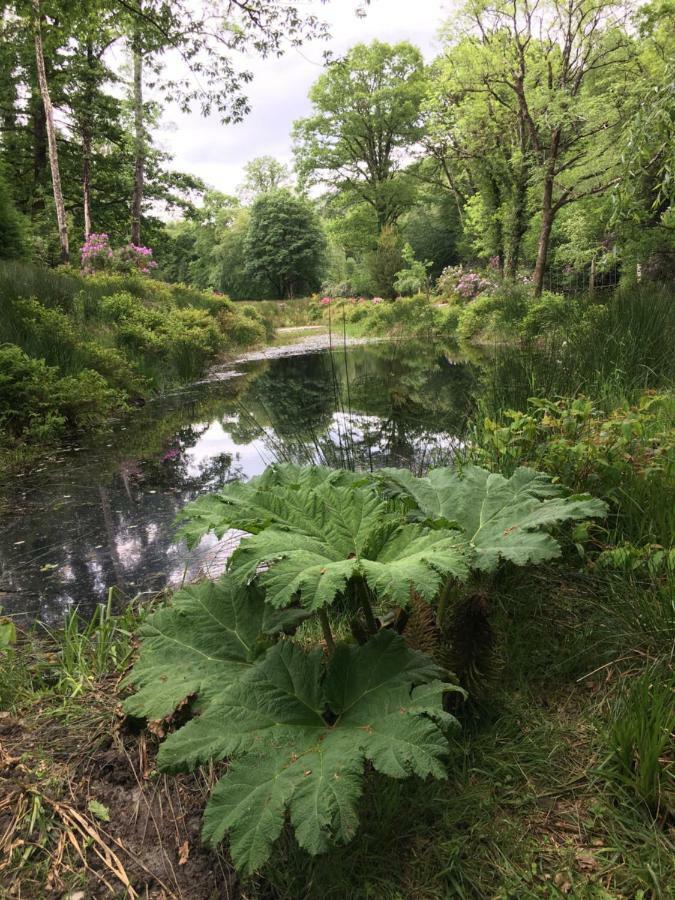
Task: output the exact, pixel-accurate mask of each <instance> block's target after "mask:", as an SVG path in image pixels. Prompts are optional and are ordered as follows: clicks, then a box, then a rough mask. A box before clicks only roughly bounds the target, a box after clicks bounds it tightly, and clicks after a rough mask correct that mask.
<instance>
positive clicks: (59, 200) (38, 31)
mask: <svg viewBox="0 0 675 900" xmlns="http://www.w3.org/2000/svg"><path fill="white" fill-rule="evenodd" d="M33 33H34V39H35V66H36V69H37V76H38V84H39V86H40V95H41V96H42V103H43V106H44V111H45V128H46V132H47V146H48V149H49V168H50V171H51V175H52V190H53V192H54V206H55V207H56V220H57V223H58V228H59V245H60V247H61V262H63V263H67V262H68V260H69V258H70V250H69V247H68V223H67V221H66V207H65V204H64V202H63V190H62V187H61V170H60V168H59V153H58V148H57V145H56V126H55V125H54V110H53V107H52V101H51V96H50V93H49V82H48V80H47V69H46V66H45V55H44V46H43V43H42V10H41V9H40V0H33Z"/></svg>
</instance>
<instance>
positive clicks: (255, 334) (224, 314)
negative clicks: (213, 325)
mask: <svg viewBox="0 0 675 900" xmlns="http://www.w3.org/2000/svg"><path fill="white" fill-rule="evenodd" d="M218 325H219V327H220V330H221V332H222V333H223V335H224V337H225V342H226V343H227V345H228V346H230V347H249V346H251V345H252V344H262V343H263V342H264V340H265V326H264V325H263V323H262V322H260V321H256V320H255V319H252V318H249V317H246V316H239V315H237V313H236V312H230V311H229V310H221V311H220V312H219V313H218Z"/></svg>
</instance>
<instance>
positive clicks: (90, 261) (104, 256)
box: [80, 234, 114, 275]
mask: <svg viewBox="0 0 675 900" xmlns="http://www.w3.org/2000/svg"><path fill="white" fill-rule="evenodd" d="M113 256H114V254H113V251H112V247H111V246H110V242H109V239H108V235H107V234H90V235H89V237H88V238H87V240H86V241H85V242H84V244H83V245H82V246H81V247H80V259H81V261H82V263H81V264H82V271H83V272H84V274H85V275H93V274H94V272H102V271H104V270H105V269H110V268H111V267H112V262H113Z"/></svg>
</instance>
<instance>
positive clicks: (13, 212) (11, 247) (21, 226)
mask: <svg viewBox="0 0 675 900" xmlns="http://www.w3.org/2000/svg"><path fill="white" fill-rule="evenodd" d="M26 231H27V229H26V223H25V221H24V219H23V217H22V216H21V214H20V213H19V212H18V211H17V209H16V207H15V206H14V203H13V202H12V198H11V197H10V194H9V190H8V188H7V184H6V183H5V180H4V178H3V176H2V170H1V169H0V259H20V258H22V257H24V256H25V255H26V251H27V243H28V242H27V236H26Z"/></svg>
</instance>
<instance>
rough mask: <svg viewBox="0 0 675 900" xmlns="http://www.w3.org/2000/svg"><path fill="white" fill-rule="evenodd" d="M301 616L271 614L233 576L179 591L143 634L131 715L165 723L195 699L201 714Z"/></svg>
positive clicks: (257, 596)
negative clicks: (184, 703)
mask: <svg viewBox="0 0 675 900" xmlns="http://www.w3.org/2000/svg"><path fill="white" fill-rule="evenodd" d="M300 618H301V615H300V614H299V613H298V612H297V611H293V610H291V611H289V612H287V613H286V614H284V615H280V614H279V613H276V612H274V610H272V609H270V607H269V606H267V605H266V604H265V603H264V601H263V598H262V595H261V594H259V593H257V592H255V591H240V590H237V589H235V587H234V585H233V582H232V580H231V579H229V578H223V579H220V580H219V581H215V582H211V581H204V582H202V583H201V584H197V585H193V586H191V587H187V588H184V589H183V590H181V591H178V593H176V594H175V595H174V597H173V600H172V603H171V606H170V607H166V608H163V609H159V610H158V611H157V612H155V613H153V614H152V615H151V616H149V617H148V619H147V620H146V621H145V623H144V625H143V627H142V628H141V630H140V632H139V636H140V638H141V640H142V642H143V652H142V654H141V657H140V659H139V661H138V662H137V664H136V665H135V666H134V669H133V670H132V672H131V673H130V675H129V677H128V679H127V681H128V683H129V684H133V685H134V686H135V687H136V688H137V693H136V694H134V695H133V696H132V697H130V698H129V699H128V700H127V701H126V709H127V711H128V712H130V713H131V714H132V715H134V716H147V717H148V718H150V719H161V718H163V717H164V716H168V715H170V714H171V713H172V712H173V711H174V710H175V709H176V708H177V707H178V706H179V705H180V704H181V702H182V701H183V700H184V699H185V698H187V697H191V696H193V695H195V696H196V697H197V699H198V710H199V711H201V712H203V711H204V710H206V709H207V708H208V707H209V705H210V704H211V703H212V701H213V700H214V698H217V697H218V696H219V695H220V694H221V693H222V691H223V689H224V688H225V687H226V686H229V685H231V684H234V683H235V682H236V681H238V680H239V679H240V678H242V677H243V676H244V675H245V674H246V672H247V671H248V670H249V669H250V668H251V666H253V665H254V663H255V661H256V659H257V658H258V657H259V656H261V655H262V654H264V653H265V651H266V650H267V649H268V647H269V646H271V643H272V639H271V635H273V634H274V633H275V632H278V631H279V630H280V629H281V628H283V627H284V626H285V625H288V624H290V623H293V622H297V621H299V620H300Z"/></svg>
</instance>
